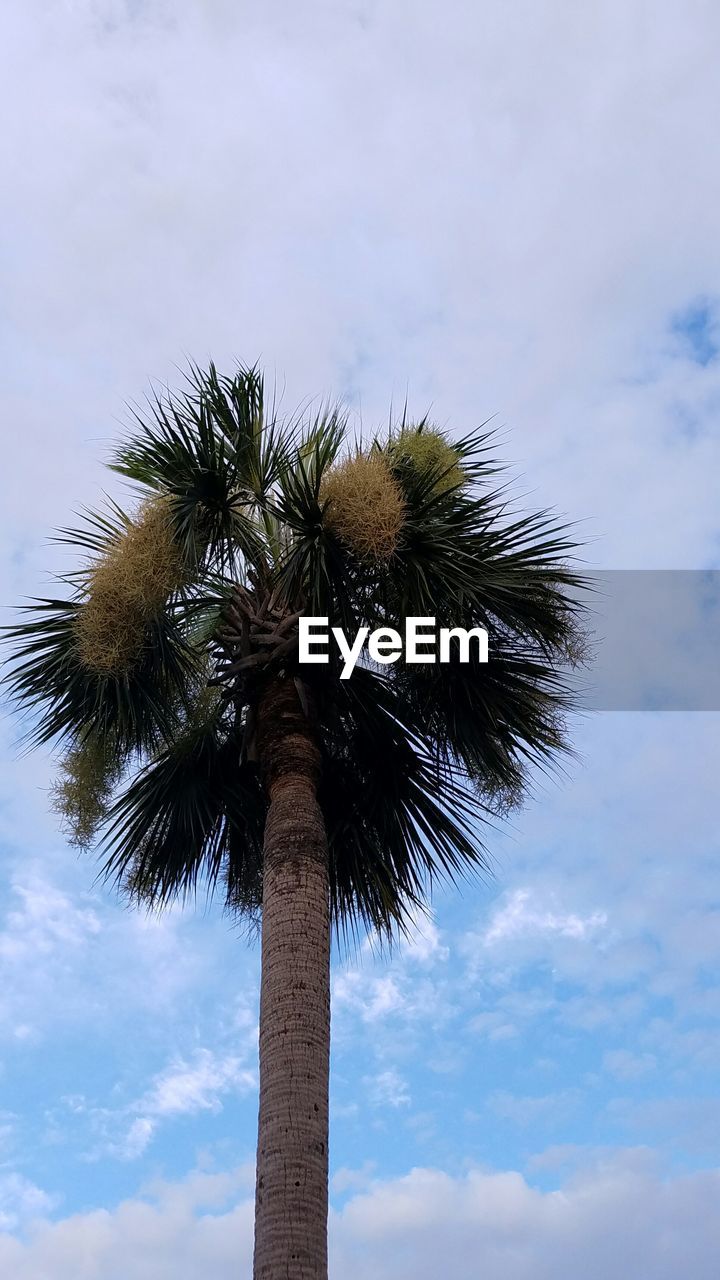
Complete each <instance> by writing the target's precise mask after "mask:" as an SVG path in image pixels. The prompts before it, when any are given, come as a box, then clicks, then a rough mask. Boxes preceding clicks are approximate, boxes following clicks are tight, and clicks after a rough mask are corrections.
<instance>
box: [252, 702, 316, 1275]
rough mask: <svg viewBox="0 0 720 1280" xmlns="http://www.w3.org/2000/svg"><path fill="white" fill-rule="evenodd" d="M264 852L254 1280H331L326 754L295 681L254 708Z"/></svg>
mask: <svg viewBox="0 0 720 1280" xmlns="http://www.w3.org/2000/svg"><path fill="white" fill-rule="evenodd" d="M258 749H259V754H260V761H261V765H262V767H263V770H264V774H265V780H266V786H267V789H268V795H269V800H270V804H269V810H268V816H267V822H266V827H265V838H264V851H263V911H262V979H261V987H260V1113H259V1122H258V1148H257V1174H256V1190H255V1259H254V1271H253V1275H254V1280H327V1212H328V1087H329V1067H330V894H329V872H328V844H327V835H326V831H325V823H324V819H323V815H322V811H321V809H320V805H319V803H318V799H317V781H318V775H319V768H320V755H319V751H318V748H317V745H316V743H315V739H314V735H313V731H312V727H311V724H310V722H309V720H308V718H307V716H306V715H305V713H304V711H303V709H302V707H301V705H300V699H299V697H298V692H297V689H296V687H295V684H294V681H293V680H292V679H287V678H286V679H283V678H281V677H278V678H276V679H275V680H274V681H273V682H272V684H271V685H270V687H269V688H268V690H267V691H266V693H265V695H264V696H263V698H262V699H261V702H260V706H259V709H258Z"/></svg>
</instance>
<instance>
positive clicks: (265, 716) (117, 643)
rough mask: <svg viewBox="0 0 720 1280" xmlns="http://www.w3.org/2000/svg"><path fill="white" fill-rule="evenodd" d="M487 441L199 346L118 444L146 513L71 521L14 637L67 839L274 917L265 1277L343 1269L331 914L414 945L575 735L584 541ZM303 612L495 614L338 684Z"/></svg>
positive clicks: (356, 617)
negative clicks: (332, 1061)
mask: <svg viewBox="0 0 720 1280" xmlns="http://www.w3.org/2000/svg"><path fill="white" fill-rule="evenodd" d="M491 447H492V442H491V439H490V436H489V434H488V433H487V432H483V431H482V430H481V431H479V432H475V433H473V434H471V435H467V436H466V437H464V438H463V439H461V440H458V441H456V442H454V443H450V441H449V440H448V439H447V438H446V437H445V435H444V434H443V433H442V432H440V431H438V430H437V429H436V428H434V427H433V426H432V424H431V423H430V422H429V421H427V420H423V421H422V422H420V423H412V422H410V421H409V420H408V418H407V414H404V415H403V417H402V419H401V420H400V421H398V422H393V421H392V419H391V422H390V424H389V426H388V428H387V429H386V430H385V431H384V432H382V433H381V434H379V435H377V436H376V437H375V438H373V439H371V440H369V441H366V443H365V444H364V445H363V444H362V443H360V442H358V441H352V440H351V439H350V436H349V432H348V422H347V418H346V416H345V414H344V413H343V412H342V411H341V410H340V409H339V408H337V407H332V406H329V405H326V406H323V407H322V408H320V409H318V410H313V411H312V412H310V411H309V410H307V409H306V410H305V411H304V412H301V413H300V414H299V415H296V416H295V417H294V418H291V419H283V418H281V416H280V413H279V409H278V407H277V406H276V405H275V404H274V403H273V404H266V401H265V397H264V393H263V380H262V377H261V375H260V373H259V372H258V370H257V369H255V368H244V367H240V368H239V369H238V370H237V372H236V373H235V375H234V376H231V377H224V376H221V375H219V374H218V372H217V370H216V369H215V367H214V366H213V365H210V367H209V369H208V370H206V371H202V370H200V369H199V368H198V367H196V366H191V369H190V372H189V374H188V380H187V386H186V387H185V388H184V389H183V390H182V392H180V393H178V394H172V395H171V394H170V393H169V392H163V393H158V394H156V395H154V396H153V397H151V399H150V401H149V403H148V405H147V406H146V407H145V408H143V409H142V410H140V411H133V418H132V425H131V429H130V431H129V433H128V436H127V438H126V439H125V440H124V441H123V442H122V443H121V445H120V447H119V448H118V449H117V451H116V452H115V454H114V455H113V458H112V461H111V464H110V465H111V467H112V469H113V470H114V471H115V472H118V473H119V474H120V475H121V476H123V477H125V478H126V480H128V481H130V482H131V484H132V486H133V488H134V493H135V503H134V506H133V509H132V512H131V514H127V513H126V512H125V511H124V510H123V509H121V507H120V506H118V505H117V504H116V503H115V502H114V501H110V500H108V501H107V502H106V504H105V505H104V506H103V507H102V509H101V510H100V511H96V512H90V511H86V512H85V513H84V516H83V517H82V523H81V525H80V527H76V528H71V529H66V530H63V531H62V532H61V534H60V535H59V538H60V540H61V541H64V542H66V543H68V544H69V545H70V546H71V547H72V548H73V549H74V551H75V552H78V551H79V552H80V553H81V560H80V567H79V568H77V569H75V570H74V571H73V572H72V573H71V574H69V575H65V576H64V577H63V578H62V579H61V581H62V583H63V588H62V590H61V591H60V592H59V593H58V598H53V599H44V600H39V601H34V602H33V603H31V604H30V605H28V606H26V610H27V612H26V615H25V616H24V617H23V619H22V621H21V622H20V623H19V624H18V625H16V626H14V627H13V628H11V629H10V640H11V643H12V646H13V652H12V655H11V658H10V661H9V670H8V674H7V680H8V682H9V687H10V691H11V693H12V695H13V696H14V698H15V700H16V701H17V703H19V704H20V706H21V707H22V708H23V709H24V710H25V711H26V712H28V713H31V723H30V726H29V729H28V734H29V738H30V740H31V741H32V742H33V743H36V744H39V743H46V742H50V741H55V742H58V743H60V744H62V749H63V753H64V754H63V758H62V761H61V768H60V776H59V778H58V781H57V783H56V785H55V789H54V802H55V806H56V808H57V809H58V810H59V811H60V813H61V815H62V817H63V819H64V821H65V822H66V823H67V824H68V827H69V832H70V835H71V838H72V839H74V841H75V842H76V843H78V844H79V845H81V846H90V845H93V844H94V845H96V846H97V848H98V850H99V851H100V854H101V858H102V866H103V869H104V873H105V875H106V876H109V877H111V878H112V879H113V880H114V881H116V882H117V883H118V885H119V886H120V887H121V888H122V889H123V890H124V891H125V892H126V893H127V894H128V895H129V896H130V898H131V899H133V900H135V901H137V902H138V903H145V904H151V905H156V906H162V905H163V904H165V903H167V902H169V901H170V900H171V899H174V898H176V897H178V896H180V897H183V896H186V895H188V894H192V893H193V892H194V891H195V890H196V889H197V887H198V886H199V885H200V884H201V883H204V884H205V885H206V886H207V888H208V890H209V891H215V890H217V891H219V892H220V893H221V895H222V897H223V899H224V901H225V903H226V904H227V906H228V907H229V908H230V909H231V910H232V911H233V912H234V913H239V914H240V915H241V916H242V917H244V918H246V919H248V920H251V921H253V920H255V921H261V929H262V983H261V1003H260V1105H259V1130H258V1148H257V1185H256V1227H255V1264H254V1265H255V1270H254V1275H255V1277H256V1280H260V1278H262V1280H268V1278H270V1277H272V1280H280V1277H282V1278H283V1280H296V1278H297V1280H300V1278H301V1277H302V1278H306V1277H313V1280H320V1278H321V1277H325V1276H326V1275H327V1245H326V1233H327V1194H328V1068H329V1045H330V985H329V984H330V947H331V934H332V931H333V929H334V930H335V931H336V933H337V934H338V935H340V937H341V939H344V940H346V941H347V940H348V939H352V938H353V937H356V936H357V935H358V932H359V931H360V930H363V929H365V930H368V931H370V933H371V934H372V936H373V937H375V938H379V939H390V938H391V937H392V936H393V935H395V934H396V933H397V932H398V931H401V932H402V930H403V929H406V928H407V927H408V923H409V921H410V920H411V919H412V918H413V917H414V916H416V914H417V911H418V909H421V908H422V906H423V904H424V903H426V902H427V899H428V893H429V891H430V889H431V888H432V885H433V884H434V883H435V882H437V881H439V880H442V879H445V880H449V881H455V880H457V879H459V878H461V877H463V876H465V875H467V874H472V873H473V872H476V871H478V870H482V869H483V868H485V867H486V865H487V862H486V854H485V851H484V845H483V840H482V831H483V826H484V823H485V820H486V819H487V818H488V816H489V815H492V814H493V813H497V812H498V810H499V809H500V808H501V807H502V806H503V804H505V803H507V802H510V801H516V800H517V799H518V797H519V796H520V795H521V794H522V791H523V788H524V786H525V785H526V779H527V774H528V768H529V766H532V765H533V764H535V765H538V764H539V765H540V766H543V765H549V764H550V763H551V762H552V761H553V759H554V758H555V756H556V753H557V752H559V751H561V750H562V749H563V747H564V737H563V727H562V720H563V713H564V711H565V709H566V708H567V706H568V705H569V693H568V685H567V682H566V680H565V676H564V670H565V662H566V659H567V657H568V654H570V653H571V650H572V640H573V636H574V635H575V632H576V623H577V610H576V608H575V606H574V605H573V603H572V600H571V596H572V590H571V589H572V588H573V587H574V586H575V585H576V583H577V582H578V578H577V576H576V574H575V573H574V572H573V571H572V570H571V569H570V568H568V567H567V561H568V557H569V556H570V555H571V554H572V551H573V542H572V541H571V539H570V537H569V535H568V533H567V531H566V530H565V529H563V528H562V527H561V526H560V525H558V524H557V522H556V521H555V520H554V519H553V518H551V517H550V516H549V515H548V514H547V513H540V514H534V515H529V516H527V515H525V516H519V515H516V514H513V513H512V511H511V509H510V507H509V498H508V494H507V492H506V489H505V487H504V486H503V485H500V484H499V482H498V480H497V479H496V476H497V472H498V467H497V465H496V464H495V463H494V462H493V460H492V454H491ZM302 615H311V616H314V617H323V618H327V619H328V620H329V625H330V626H337V627H342V628H343V629H344V631H345V633H346V634H347V635H348V636H350V637H352V636H353V635H354V634H355V633H356V631H357V630H358V628H360V627H363V626H367V627H370V628H373V629H374V628H379V627H382V628H387V627H392V628H397V629H402V627H403V625H404V623H405V620H406V619H407V618H408V617H411V616H414V617H418V616H419V617H425V616H432V617H435V618H436V619H437V623H438V625H447V626H450V627H452V626H457V625H462V626H465V627H471V626H472V627H475V626H482V627H485V628H486V630H487V633H488V637H489V650H490V660H489V662H488V663H487V664H483V663H481V661H480V659H479V654H478V653H475V652H474V651H471V654H470V655H469V660H468V661H461V660H460V658H461V655H460V654H459V652H458V651H457V650H453V651H452V655H451V661H449V662H448V663H446V664H444V665H442V664H438V663H436V664H434V665H431V664H415V665H413V664H410V663H407V662H404V661H402V660H399V661H397V662H392V663H391V662H385V663H380V662H372V661H367V660H365V661H363V662H361V663H360V664H359V665H358V666H357V667H356V668H355V670H354V672H353V674H352V676H351V677H350V678H349V679H341V678H340V671H341V665H342V664H341V661H340V658H339V654H338V653H337V652H336V651H335V650H334V649H333V647H332V646H331V647H330V649H329V653H328V658H329V660H328V663H327V664H326V665H320V664H313V665H307V664H301V663H300V661H299V653H298V621H299V619H300V617H301V616H302ZM38 713H40V714H39V715H38Z"/></svg>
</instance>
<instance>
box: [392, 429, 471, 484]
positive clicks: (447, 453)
mask: <svg viewBox="0 0 720 1280" xmlns="http://www.w3.org/2000/svg"><path fill="white" fill-rule="evenodd" d="M391 453H392V457H393V459H396V460H397V461H399V462H409V463H410V464H411V465H412V466H414V467H415V468H416V469H417V470H418V471H421V472H424V473H427V472H432V474H433V475H436V476H437V481H436V483H435V485H434V486H433V487H434V489H435V490H436V491H437V492H438V493H444V492H445V490H446V489H453V488H454V487H455V486H456V485H459V484H462V483H463V480H464V479H465V472H464V471H463V468H462V466H461V465H460V454H459V453H458V451H457V449H454V448H453V446H452V445H451V444H450V442H449V441H448V440H446V438H445V436H444V435H443V434H442V432H441V431H434V430H430V431H426V430H424V429H423V430H418V429H417V428H412V427H409V428H408V427H406V428H405V429H404V430H403V431H401V432H400V434H399V436H398V437H397V439H396V440H395V441H394V442H393V444H392V445H391Z"/></svg>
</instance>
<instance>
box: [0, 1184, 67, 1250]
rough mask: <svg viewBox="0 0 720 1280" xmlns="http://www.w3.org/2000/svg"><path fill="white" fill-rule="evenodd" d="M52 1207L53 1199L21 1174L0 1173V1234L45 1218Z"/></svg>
mask: <svg viewBox="0 0 720 1280" xmlns="http://www.w3.org/2000/svg"><path fill="white" fill-rule="evenodd" d="M54 1207H55V1198H54V1197H53V1196H49V1195H48V1194H47V1193H46V1192H45V1191H42V1190H41V1188H40V1187H36V1186H35V1184H34V1183H33V1182H30V1181H29V1179H28V1178H25V1177H23V1176H22V1174H19V1173H0V1232H3V1231H15V1230H16V1229H17V1227H18V1226H20V1225H21V1224H24V1223H25V1222H27V1221H29V1220H32V1219H34V1218H40V1217H45V1216H46V1215H47V1214H48V1213H49V1212H50V1211H51V1210H52V1209H53V1208H54ZM0 1256H1V1247H0Z"/></svg>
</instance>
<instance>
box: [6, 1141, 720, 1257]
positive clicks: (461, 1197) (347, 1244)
mask: <svg viewBox="0 0 720 1280" xmlns="http://www.w3.org/2000/svg"><path fill="white" fill-rule="evenodd" d="M349 1172H350V1171H346V1174H349ZM367 1174H368V1171H367V1170H363V1171H362V1172H361V1174H360V1175H359V1180H360V1183H361V1184H362V1185H363V1186H365V1189H364V1190H362V1191H361V1192H359V1193H355V1194H352V1195H351V1196H350V1198H349V1199H348V1200H347V1202H346V1203H345V1205H344V1207H343V1209H342V1210H340V1211H336V1212H333V1213H332V1214H331V1221H330V1239H331V1268H330V1275H331V1277H338V1278H339V1277H340V1276H343V1277H347V1278H348V1280H365V1277H366V1276H368V1275H372V1276H375V1277H377V1280H411V1278H412V1280H437V1277H438V1276H439V1275H442V1276H446V1277H448V1280H468V1276H474V1275H475V1274H478V1275H482V1277H483V1280H576V1277H577V1275H578V1271H580V1270H581V1271H582V1274H583V1276H585V1277H587V1280H607V1277H608V1276H609V1275H622V1276H630V1275H633V1276H635V1275H637V1276H642V1277H643V1280H676V1277H677V1276H678V1275H684V1274H692V1275H693V1277H694V1278H695V1280H714V1277H715V1271H716V1260H717V1256H718V1250H720V1225H719V1224H718V1217H717V1211H716V1208H717V1197H718V1194H719V1193H720V1173H718V1172H712V1171H709V1172H705V1173H696V1174H690V1175H686V1176H684V1177H676V1178H670V1179H668V1178H665V1177H663V1176H661V1174H660V1173H659V1172H658V1171H656V1170H655V1169H653V1167H652V1165H650V1164H648V1161H647V1159H642V1158H641V1159H638V1158H637V1156H636V1155H634V1154H633V1153H628V1155H624V1154H623V1153H615V1154H614V1155H612V1154H611V1153H608V1155H607V1156H606V1157H604V1158H597V1159H595V1160H593V1162H592V1164H591V1165H590V1167H589V1168H586V1169H585V1170H579V1171H576V1172H575V1173H574V1174H572V1175H571V1177H570V1178H569V1179H568V1180H567V1181H566V1182H565V1183H564V1184H563V1185H562V1186H561V1187H560V1188H558V1189H557V1190H554V1191H547V1192H541V1191H538V1190H536V1189H534V1188H533V1187H531V1186H530V1185H529V1184H528V1183H527V1182H526V1181H525V1180H524V1178H523V1177H522V1176H521V1175H520V1174H519V1173H514V1172H507V1173H493V1172H488V1171H483V1170H479V1169H472V1170H470V1171H468V1172H467V1173H466V1174H465V1175H463V1176H458V1177H451V1176H450V1175H448V1174H447V1173H443V1172H441V1171H439V1170H437V1169H432V1168H417V1169H413V1170H412V1171H411V1172H410V1173H408V1174H407V1175H406V1176H404V1177H400V1178H395V1179H385V1180H382V1179H376V1180H374V1181H371V1182H370V1185H369V1186H367ZM352 1182H353V1178H352V1177H349V1178H348V1177H347V1176H346V1178H345V1181H344V1183H343V1187H344V1189H348V1188H351V1187H352ZM251 1186H252V1169H251V1168H248V1167H245V1168H243V1169H241V1170H239V1171H238V1173H237V1174H236V1175H219V1174H207V1173H196V1174H193V1175H192V1176H191V1177H190V1178H188V1179H186V1180H184V1181H183V1182H179V1183H174V1184H172V1183H156V1184H155V1185H154V1186H152V1187H148V1188H147V1192H146V1194H145V1195H144V1196H143V1197H142V1198H136V1199H131V1200H127V1201H125V1202H124V1203H122V1204H121V1205H119V1206H118V1207H117V1208H116V1209H114V1210H112V1211H97V1212H94V1213H87V1214H77V1215H74V1216H73V1217H69V1218H66V1219H64V1220H61V1221H59V1222H56V1223H46V1224H44V1225H37V1226H34V1227H32V1229H31V1230H30V1231H29V1232H28V1233H27V1236H26V1237H25V1238H13V1237H11V1236H9V1235H5V1236H0V1268H1V1269H2V1271H3V1274H8V1275H12V1276H13V1277H15V1278H16V1280H76V1277H77V1275H78V1266H79V1265H80V1260H82V1268H83V1271H82V1274H83V1280H125V1278H126V1277H127V1276H128V1275H138V1276H139V1275H147V1276H148V1277H150V1276H152V1280H166V1278H167V1280H170V1278H171V1277H172V1280H196V1277H197V1276H198V1275H201V1274H212V1275H213V1277H215V1278H216V1280H230V1278H231V1277H235V1276H237V1275H238V1274H241V1275H243V1274H245V1273H246V1272H248V1271H249V1267H250V1259H251V1249H252V1243H251V1241H252V1200H251Z"/></svg>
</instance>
